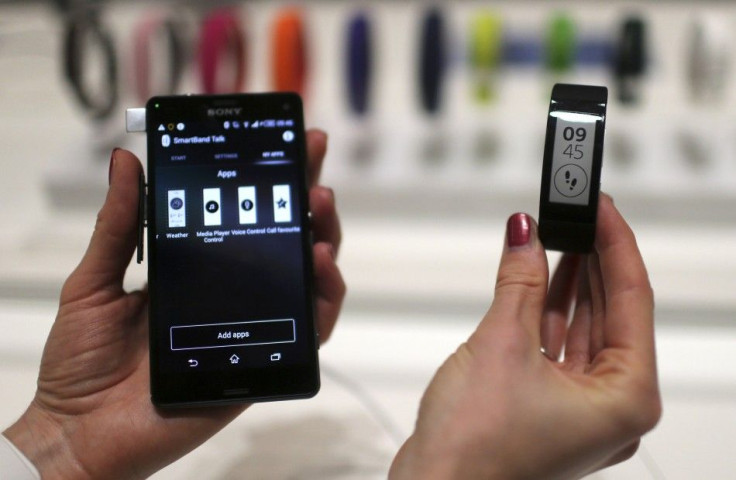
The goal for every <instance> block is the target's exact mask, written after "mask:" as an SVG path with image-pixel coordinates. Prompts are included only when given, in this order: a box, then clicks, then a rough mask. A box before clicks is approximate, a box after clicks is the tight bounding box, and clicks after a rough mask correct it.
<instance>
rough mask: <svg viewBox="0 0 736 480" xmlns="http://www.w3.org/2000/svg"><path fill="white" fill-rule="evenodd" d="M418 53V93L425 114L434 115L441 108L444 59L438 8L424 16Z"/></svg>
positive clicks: (440, 19) (433, 8)
mask: <svg viewBox="0 0 736 480" xmlns="http://www.w3.org/2000/svg"><path fill="white" fill-rule="evenodd" d="M419 48H420V51H419V91H420V93H421V102H422V107H423V109H424V111H425V112H427V113H430V114H433V113H436V112H437V111H438V110H439V109H440V106H441V99H442V83H443V80H444V76H445V75H444V74H445V69H446V67H447V65H446V63H447V60H446V58H445V55H446V52H445V49H446V46H445V19H444V17H443V15H442V12H441V11H440V9H439V8H438V7H431V8H430V9H429V10H428V11H427V12H426V13H425V15H424V19H423V21H422V29H421V43H420V46H419Z"/></svg>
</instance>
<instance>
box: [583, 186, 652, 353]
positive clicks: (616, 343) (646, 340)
mask: <svg viewBox="0 0 736 480" xmlns="http://www.w3.org/2000/svg"><path fill="white" fill-rule="evenodd" d="M595 248H596V250H597V252H598V256H599V260H600V269H601V278H602V280H603V289H604V292H605V310H606V316H605V325H604V333H603V335H604V343H605V346H606V347H613V348H625V349H632V350H634V351H637V352H640V353H643V354H645V355H651V356H652V357H653V356H654V295H653V292H652V288H651V285H650V283H649V276H648V275H647V270H646V267H645V266H644V260H643V259H642V257H641V253H640V252H639V247H638V246H637V243H636V238H635V236H634V232H633V231H632V230H631V228H630V227H629V225H628V224H627V223H626V221H625V220H624V218H623V217H622V216H621V214H620V213H619V212H618V210H617V209H616V207H615V206H614V205H613V202H612V201H611V199H610V197H608V196H606V195H601V197H600V202H599V204H598V225H597V229H596V240H595Z"/></svg>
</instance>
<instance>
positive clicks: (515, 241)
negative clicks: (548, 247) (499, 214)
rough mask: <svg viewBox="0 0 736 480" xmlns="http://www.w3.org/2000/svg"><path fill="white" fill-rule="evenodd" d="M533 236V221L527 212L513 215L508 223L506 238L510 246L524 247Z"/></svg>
mask: <svg viewBox="0 0 736 480" xmlns="http://www.w3.org/2000/svg"><path fill="white" fill-rule="evenodd" d="M531 238H532V221H531V218H530V217H529V215H527V214H526V213H515V214H514V215H511V217H510V218H509V221H508V223H507V224H506V239H507V242H508V244H509V247H523V246H524V245H526V244H528V243H529V240H530V239H531Z"/></svg>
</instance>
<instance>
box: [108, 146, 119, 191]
mask: <svg viewBox="0 0 736 480" xmlns="http://www.w3.org/2000/svg"><path fill="white" fill-rule="evenodd" d="M118 150H120V148H118V147H116V148H113V149H112V153H111V154H110V167H109V168H108V170H107V184H108V185H110V184H111V183H112V169H113V166H114V165H115V152H117V151H118Z"/></svg>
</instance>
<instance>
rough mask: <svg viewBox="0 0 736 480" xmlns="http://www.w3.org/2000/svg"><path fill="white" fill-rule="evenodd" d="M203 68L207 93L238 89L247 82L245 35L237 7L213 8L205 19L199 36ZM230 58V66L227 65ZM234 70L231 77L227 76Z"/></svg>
mask: <svg viewBox="0 0 736 480" xmlns="http://www.w3.org/2000/svg"><path fill="white" fill-rule="evenodd" d="M198 56H199V72H200V75H201V81H202V90H203V91H204V93H208V94H217V93H235V92H240V91H242V90H243V87H244V84H245V65H246V59H245V35H244V34H243V29H242V27H241V25H240V20H239V19H238V15H237V13H236V12H235V11H234V10H231V9H229V8H222V9H219V10H215V11H213V12H211V13H210V14H209V15H208V16H207V17H206V18H205V19H204V21H203V23H202V30H201V33H200V39H199V52H198ZM226 62H228V63H230V64H231V65H229V68H225V67H223V65H224V64H225V63H226ZM224 72H232V73H231V75H232V77H231V78H223V75H224Z"/></svg>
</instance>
